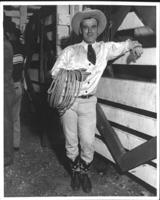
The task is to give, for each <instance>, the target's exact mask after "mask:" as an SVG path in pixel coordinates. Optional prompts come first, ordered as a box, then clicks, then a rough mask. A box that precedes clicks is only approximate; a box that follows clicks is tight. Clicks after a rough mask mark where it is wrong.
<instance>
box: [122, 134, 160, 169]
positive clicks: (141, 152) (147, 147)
mask: <svg viewBox="0 0 160 200" xmlns="http://www.w3.org/2000/svg"><path fill="white" fill-rule="evenodd" d="M156 151H157V137H154V138H152V139H151V140H149V141H148V142H145V143H143V144H141V145H140V146H138V147H136V148H135V149H132V150H131V151H129V152H127V153H126V154H125V155H123V157H121V160H120V167H121V170H122V171H129V170H131V169H133V168H135V167H137V166H139V165H141V164H144V163H145V162H147V161H149V160H152V159H155V158H156V157H157V153H156Z"/></svg>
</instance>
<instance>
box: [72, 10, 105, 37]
mask: <svg viewBox="0 0 160 200" xmlns="http://www.w3.org/2000/svg"><path fill="white" fill-rule="evenodd" d="M87 18H95V19H96V20H97V21H98V35H100V34H101V33H102V32H103V31H104V29H105V27H106V24H107V19H106V16H105V15H104V14H103V12H102V11H100V10H97V9H94V10H92V9H89V8H87V9H85V10H83V11H80V12H77V13H76V14H75V15H74V16H73V18H72V22H71V26H72V29H73V31H74V32H75V33H76V34H77V35H79V34H80V24H81V22H82V21H83V20H84V19H87Z"/></svg>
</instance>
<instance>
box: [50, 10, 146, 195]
mask: <svg viewBox="0 0 160 200" xmlns="http://www.w3.org/2000/svg"><path fill="white" fill-rule="evenodd" d="M106 24H107V19H106V17H105V15H104V14H103V12H101V11H100V10H96V9H95V10H91V9H87V10H84V11H81V12H78V13H76V14H75V15H74V16H73V19H72V21H71V25H72V29H73V31H74V32H75V33H76V34H77V36H79V37H82V41H81V42H80V43H78V44H74V45H70V46H68V47H67V48H65V49H64V50H63V51H62V53H61V55H60V56H59V57H58V59H57V61H56V63H55V64H54V66H53V68H52V70H51V74H52V76H53V77H56V75H57V73H58V72H59V70H61V69H65V70H67V71H68V70H71V71H74V70H75V71H77V70H79V71H80V72H81V75H82V76H83V80H79V81H82V83H81V88H80V92H79V95H78V97H77V98H76V100H75V102H74V104H73V105H72V106H71V107H70V108H69V109H68V110H66V112H65V113H64V114H63V115H62V116H61V118H60V120H61V122H62V127H63V131H64V135H65V148H66V155H67V158H68V160H69V163H70V167H71V171H72V173H71V186H72V188H73V190H78V189H79V188H80V186H82V189H83V191H84V192H87V193H88V192H91V190H92V184H91V180H90V177H89V168H90V166H91V163H92V160H93V156H94V140H95V131H96V103H97V97H96V96H95V93H96V88H97V85H98V82H99V80H100V78H101V76H102V73H103V71H104V69H105V68H106V66H107V62H108V60H111V59H114V58H116V57H118V56H120V55H122V54H125V53H126V52H128V51H130V50H133V49H134V52H135V53H136V54H137V56H138V57H139V56H140V55H141V54H142V46H141V44H140V43H139V42H137V41H131V40H127V41H125V42H118V43H115V42H103V41H101V42H97V37H98V36H99V35H100V34H101V33H102V32H103V31H104V29H105V27H106Z"/></svg>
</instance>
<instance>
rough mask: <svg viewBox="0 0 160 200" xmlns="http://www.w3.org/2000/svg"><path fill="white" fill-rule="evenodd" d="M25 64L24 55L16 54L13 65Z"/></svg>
mask: <svg viewBox="0 0 160 200" xmlns="http://www.w3.org/2000/svg"><path fill="white" fill-rule="evenodd" d="M22 63H23V56H22V54H15V55H14V56H13V64H14V65H16V64H22Z"/></svg>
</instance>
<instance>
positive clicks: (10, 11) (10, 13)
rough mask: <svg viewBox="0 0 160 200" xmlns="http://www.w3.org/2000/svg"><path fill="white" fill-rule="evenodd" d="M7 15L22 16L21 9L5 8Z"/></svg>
mask: <svg viewBox="0 0 160 200" xmlns="http://www.w3.org/2000/svg"><path fill="white" fill-rule="evenodd" d="M4 12H5V15H6V16H7V17H17V18H19V17H20V11H19V10H5V11H4Z"/></svg>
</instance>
